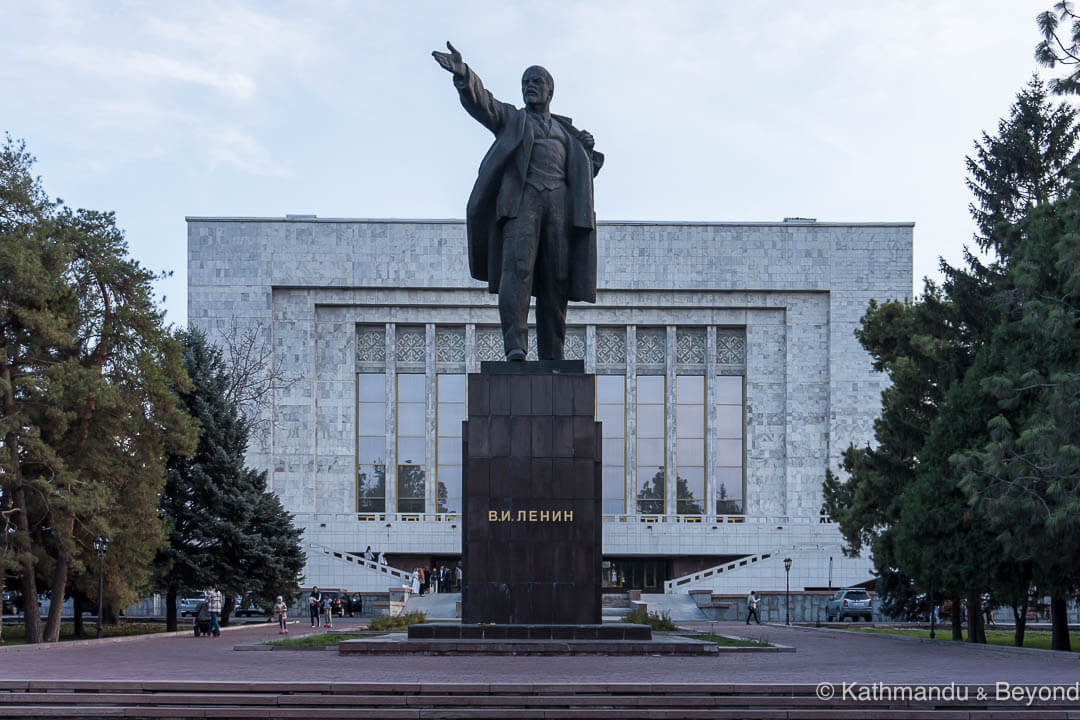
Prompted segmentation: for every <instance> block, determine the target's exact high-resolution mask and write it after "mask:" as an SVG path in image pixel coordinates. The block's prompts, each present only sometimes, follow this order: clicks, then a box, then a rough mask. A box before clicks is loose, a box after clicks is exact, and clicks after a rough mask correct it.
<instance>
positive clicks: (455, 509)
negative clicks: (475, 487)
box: [439, 497, 461, 515]
mask: <svg viewBox="0 0 1080 720" xmlns="http://www.w3.org/2000/svg"><path fill="white" fill-rule="evenodd" d="M439 512H444V513H454V514H456V515H460V514H461V498H459V497H448V498H445V499H443V500H440V501H439Z"/></svg>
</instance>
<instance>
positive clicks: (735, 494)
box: [715, 467, 743, 500]
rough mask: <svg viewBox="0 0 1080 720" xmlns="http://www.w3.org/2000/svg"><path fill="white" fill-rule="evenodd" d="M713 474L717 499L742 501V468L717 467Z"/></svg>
mask: <svg viewBox="0 0 1080 720" xmlns="http://www.w3.org/2000/svg"><path fill="white" fill-rule="evenodd" d="M715 472H716V497H717V499H732V498H734V499H736V500H739V499H742V494H743V492H742V485H743V471H742V468H737V467H718V468H715Z"/></svg>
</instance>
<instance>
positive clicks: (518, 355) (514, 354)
mask: <svg viewBox="0 0 1080 720" xmlns="http://www.w3.org/2000/svg"><path fill="white" fill-rule="evenodd" d="M524 360H525V351H524V350H520V349H518V348H514V349H513V350H511V351H510V352H508V353H506V361H507V362H523V361H524Z"/></svg>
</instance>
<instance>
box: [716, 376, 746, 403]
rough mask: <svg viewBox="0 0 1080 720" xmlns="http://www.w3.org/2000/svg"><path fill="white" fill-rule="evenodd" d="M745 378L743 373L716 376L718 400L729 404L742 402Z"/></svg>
mask: <svg viewBox="0 0 1080 720" xmlns="http://www.w3.org/2000/svg"><path fill="white" fill-rule="evenodd" d="M742 386H743V379H742V376H741V375H718V376H717V377H716V401H717V402H719V403H724V404H727V405H741V404H742V395H743V393H742Z"/></svg>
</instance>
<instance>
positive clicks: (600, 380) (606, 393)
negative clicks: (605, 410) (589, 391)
mask: <svg viewBox="0 0 1080 720" xmlns="http://www.w3.org/2000/svg"><path fill="white" fill-rule="evenodd" d="M596 402H597V404H600V403H617V404H619V405H623V404H625V402H626V383H625V378H624V377H623V376H622V375H598V376H597V377H596Z"/></svg>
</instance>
